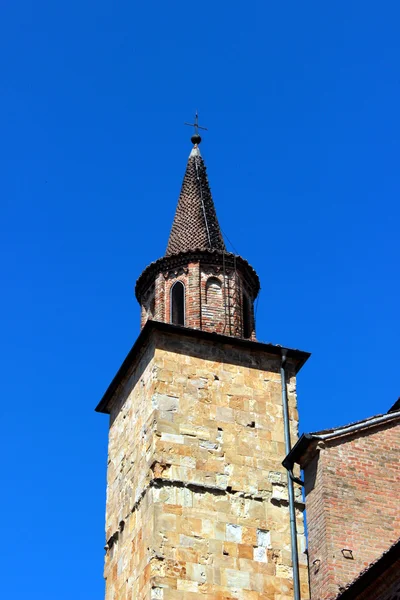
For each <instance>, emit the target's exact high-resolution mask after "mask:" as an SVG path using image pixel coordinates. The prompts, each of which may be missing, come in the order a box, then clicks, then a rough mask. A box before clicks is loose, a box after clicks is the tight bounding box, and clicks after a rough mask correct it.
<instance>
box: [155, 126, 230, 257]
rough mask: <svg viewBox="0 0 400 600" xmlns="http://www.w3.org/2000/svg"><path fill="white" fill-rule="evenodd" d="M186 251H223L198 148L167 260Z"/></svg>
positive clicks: (192, 155) (186, 179)
mask: <svg viewBox="0 0 400 600" xmlns="http://www.w3.org/2000/svg"><path fill="white" fill-rule="evenodd" d="M200 139H201V138H200ZM188 250H225V244H224V240H223V237H222V233H221V229H220V226H219V223H218V219H217V213H216V212H215V206H214V202H213V199H212V196H211V190H210V185H209V183H208V178H207V172H206V166H205V164H204V161H203V159H202V157H201V154H200V150H199V148H198V145H197V144H195V145H194V147H193V150H192V151H191V153H190V156H189V160H188V163H187V167H186V172H185V176H184V178H183V183H182V189H181V193H180V196H179V200H178V206H177V208H176V213H175V218H174V222H173V224H172V228H171V233H170V236H169V240H168V246H167V251H166V256H170V255H171V254H176V253H178V252H187V251H188Z"/></svg>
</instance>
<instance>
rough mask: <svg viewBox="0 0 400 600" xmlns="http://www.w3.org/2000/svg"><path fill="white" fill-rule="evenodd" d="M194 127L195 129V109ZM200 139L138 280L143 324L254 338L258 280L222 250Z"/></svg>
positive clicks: (246, 266) (245, 264)
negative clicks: (159, 252) (156, 250)
mask: <svg viewBox="0 0 400 600" xmlns="http://www.w3.org/2000/svg"><path fill="white" fill-rule="evenodd" d="M194 126H195V128H196V131H197V128H198V127H199V125H198V124H197V114H196V120H195V125H194ZM200 142H201V137H200V136H199V135H198V133H195V134H194V135H193V136H192V143H193V144H194V145H193V148H192V150H191V152H190V155H189V159H188V162H187V165H186V170H185V174H184V177H183V182H182V188H181V192H180V195H179V199H178V205H177V208H176V212H175V217H174V220H173V223H172V228H171V232H170V236H169V240H168V245H167V250H166V253H165V256H163V257H162V258H160V259H158V260H157V261H156V262H154V263H152V264H151V265H150V266H149V267H147V268H146V269H145V270H144V271H143V273H142V274H141V275H140V277H139V279H138V281H137V283H136V297H137V299H138V301H139V303H140V305H141V307H142V316H141V322H142V326H143V325H144V324H145V323H146V321H147V320H148V319H153V320H157V321H162V322H166V323H170V322H171V323H174V324H176V325H185V326H187V327H192V328H195V329H201V330H203V331H212V332H217V333H224V334H227V335H234V336H237V337H245V338H249V339H255V321H254V309H253V306H254V300H255V298H256V297H257V294H258V292H259V289H260V282H259V279H258V276H257V274H256V272H255V271H254V269H253V268H252V267H251V266H250V265H249V263H248V262H247V261H246V260H245V259H243V258H242V257H241V256H237V255H235V254H232V253H231V252H227V250H226V247H225V243H224V239H223V236H222V233H221V228H220V225H219V222H218V218H217V213H216V210H215V205H214V201H213V198H212V194H211V189H210V184H209V181H208V177H207V170H206V166H205V163H204V160H203V158H202V156H201V154H200V149H199V144H200ZM178 294H179V298H181V300H180V302H182V303H183V305H184V306H182V307H181V309H180V310H176V304H177V302H178V300H176V298H175V296H178ZM178 317H180V318H178Z"/></svg>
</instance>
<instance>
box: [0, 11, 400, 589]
mask: <svg viewBox="0 0 400 600" xmlns="http://www.w3.org/2000/svg"><path fill="white" fill-rule="evenodd" d="M399 22H400V6H399V3H398V2H396V1H394V0H393V1H391V2H390V1H389V2H386V1H382V2H380V3H376V2H372V1H370V0H368V1H365V0H364V1H363V2H361V1H353V2H348V1H347V2H344V1H342V0H338V1H335V2H320V1H318V2H317V1H311V2H293V1H288V2H269V1H267V2H266V1H265V0H263V1H255V2H247V3H246V2H239V1H232V0H231V1H230V2H225V1H218V2H217V1H213V2H210V1H209V0H205V1H203V2H196V3H195V2H182V1H172V2H161V1H152V2H140V3H139V2H128V1H127V0H120V1H118V2H111V1H110V0H96V2H94V1H91V0H81V1H80V2H78V1H77V0H70V1H69V2H54V0H52V1H49V0H42V1H41V2H33V1H30V2H29V1H27V0H20V1H18V0H13V1H11V0H3V1H2V2H1V7H0V56H1V59H0V65H1V67H0V114H1V119H0V165H1V167H0V183H1V197H2V200H3V201H2V210H1V213H2V218H1V240H0V244H1V251H2V261H1V266H2V276H1V279H2V294H1V296H0V303H1V314H2V317H3V318H2V332H1V333H2V335H1V339H2V345H1V353H2V356H1V369H2V376H1V381H2V402H1V421H2V436H1V437H2V458H3V460H2V470H1V483H2V493H1V496H0V498H1V514H2V537H3V543H2V544H1V551H0V552H1V554H2V557H1V561H0V564H1V566H2V569H3V570H4V572H3V576H2V594H3V597H4V598H13V599H16V600H19V599H21V600H22V599H24V600H25V598H30V600H55V599H57V600H70V599H71V598H74V600H80V599H82V600H92V599H93V600H94V599H96V600H97V599H99V598H102V596H103V580H102V567H103V546H104V531H103V528H104V504H105V469H106V447H107V427H108V423H107V417H106V416H104V415H97V414H95V413H94V412H93V409H94V407H95V406H96V404H97V402H98V401H99V399H100V397H101V396H102V393H103V392H104V390H105V388H106V387H107V385H108V383H109V382H110V380H111V379H112V377H113V376H114V374H115V372H116V370H117V368H118V367H119V365H120V363H121V361H122V360H123V358H124V357H125V355H126V353H127V352H128V350H129V348H130V347H131V345H132V343H133V342H134V340H135V339H136V336H137V334H138V331H139V310H138V306H137V303H136V300H135V298H134V294H133V288H134V284H135V280H136V278H137V277H138V275H139V274H140V272H141V271H142V269H143V268H144V267H145V266H146V265H147V264H148V263H149V262H151V261H152V260H154V259H156V258H158V257H159V256H161V255H162V254H163V253H164V250H165V247H166V243H167V238H168V233H169V228H170V225H171V222H172V218H173V214H174V211H175V206H176V201H177V198H178V194H179V189H180V185H181V181H182V176H183V172H184V169H185V164H186V160H187V157H188V154H189V152H190V135H191V131H190V130H189V129H188V128H187V127H184V126H183V122H184V121H187V120H191V119H192V118H193V114H194V111H195V109H196V108H198V109H199V113H200V119H201V121H202V122H203V124H204V125H206V126H207V127H208V128H209V132H208V133H207V134H206V135H204V141H203V144H202V153H203V156H204V158H205V161H206V163H207V166H208V172H209V177H210V183H211V186H212V190H213V194H214V200H215V203H216V206H217V211H218V215H219V218H220V222H221V225H222V228H223V230H224V231H225V232H226V233H227V235H228V237H229V239H230V240H231V241H232V242H233V244H234V247H235V248H236V249H237V250H238V252H239V253H240V254H242V255H243V256H244V257H245V258H247V259H248V260H249V261H250V263H251V264H252V265H253V266H254V267H255V268H256V269H257V271H258V273H259V276H260V279H261V284H262V291H261V296H260V300H259V304H258V312H257V326H258V338H259V339H260V340H263V341H271V342H273V343H278V344H282V345H287V346H290V347H297V348H301V349H304V350H308V351H311V352H312V357H311V359H310V360H309V362H308V363H307V364H306V366H305V367H304V369H303V371H302V372H301V374H300V376H299V379H298V391H299V407H300V411H301V426H300V428H301V430H302V431H312V430H315V429H319V428H323V427H329V426H333V425H338V424H345V423H348V422H350V421H353V420H357V419H359V418H363V417H366V416H369V415H372V414H375V413H380V412H385V411H386V410H387V409H388V408H389V406H390V405H391V404H392V403H393V402H394V401H395V400H396V399H397V397H398V396H399V394H400V383H399V376H398V361H399V359H398V347H397V344H398V340H399V333H400V332H399V320H398V313H399V299H398V296H399V268H398V264H399V235H398V232H399V217H400V210H399V196H400V194H399V192H400V174H399V173H400V171H399V145H400V122H399V106H400V38H399Z"/></svg>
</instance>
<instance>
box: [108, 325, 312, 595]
mask: <svg viewBox="0 0 400 600" xmlns="http://www.w3.org/2000/svg"><path fill="white" fill-rule="evenodd" d="M288 370H289V373H288V376H289V384H288V392H289V405H290V416H291V429H292V435H293V438H294V440H295V439H296V436H297V410H296V388H295V376H294V371H293V370H291V366H290V363H289V365H288ZM284 455H285V450H284V433H283V422H282V406H281V386H280V378H279V361H278V359H277V358H276V357H272V356H270V355H267V354H265V353H264V352H261V351H253V350H248V349H243V348H242V347H241V348H238V347H235V344H234V342H233V343H232V344H231V345H227V344H224V345H223V344H215V343H214V344H211V343H209V342H206V341H200V340H198V339H196V338H190V337H186V336H185V337H183V336H180V335H179V334H167V333H162V332H155V333H154V334H153V342H152V343H151V344H149V345H148V347H147V348H146V349H145V351H144V352H143V355H142V357H141V359H140V361H139V362H138V363H137V365H136V367H135V370H134V372H133V373H132V374H131V376H130V377H129V378H127V380H126V381H125V383H124V385H123V386H121V388H120V389H119V390H117V393H116V399H115V401H114V405H113V408H112V410H111V419H110V432H109V467H108V491H107V517H106V529H107V546H106V548H107V552H106V561H105V577H106V600H144V599H146V600H147V599H162V600H179V599H181V600H196V598H199V600H200V599H201V600H223V599H226V600H227V599H231V598H238V599H240V600H261V599H263V600H265V599H268V600H291V598H292V594H293V592H292V565H291V558H290V531H289V514H288V506H287V486H286V473H285V471H284V468H283V467H282V465H281V461H282V459H283V458H284ZM297 508H298V528H299V546H300V551H301V550H304V547H305V541H304V530H303V519H302V510H303V505H302V501H301V492H300V490H297ZM300 556H301V582H302V598H303V599H306V598H308V577H307V567H306V557H305V555H304V554H303V553H301V554H300Z"/></svg>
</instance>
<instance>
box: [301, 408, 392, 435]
mask: <svg viewBox="0 0 400 600" xmlns="http://www.w3.org/2000/svg"><path fill="white" fill-rule="evenodd" d="M384 417H385V419H384V420H385V421H391V420H393V419H396V418H397V417H400V410H398V411H394V412H390V413H382V414H378V415H373V416H372V417H366V418H365V419H361V420H360V421H354V422H353V423H348V424H347V425H339V426H338V427H331V428H329V429H321V430H320V431H312V432H311V435H312V436H320V435H325V434H328V433H334V432H335V431H337V432H339V431H340V432H343V433H342V434H339V433H338V435H344V434H345V433H346V431H345V430H346V429H348V428H349V427H355V426H356V425H359V426H360V429H361V428H362V426H363V425H366V426H367V425H368V424H369V422H371V421H372V423H371V424H372V425H374V423H375V420H376V419H382V420H383V418H384Z"/></svg>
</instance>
